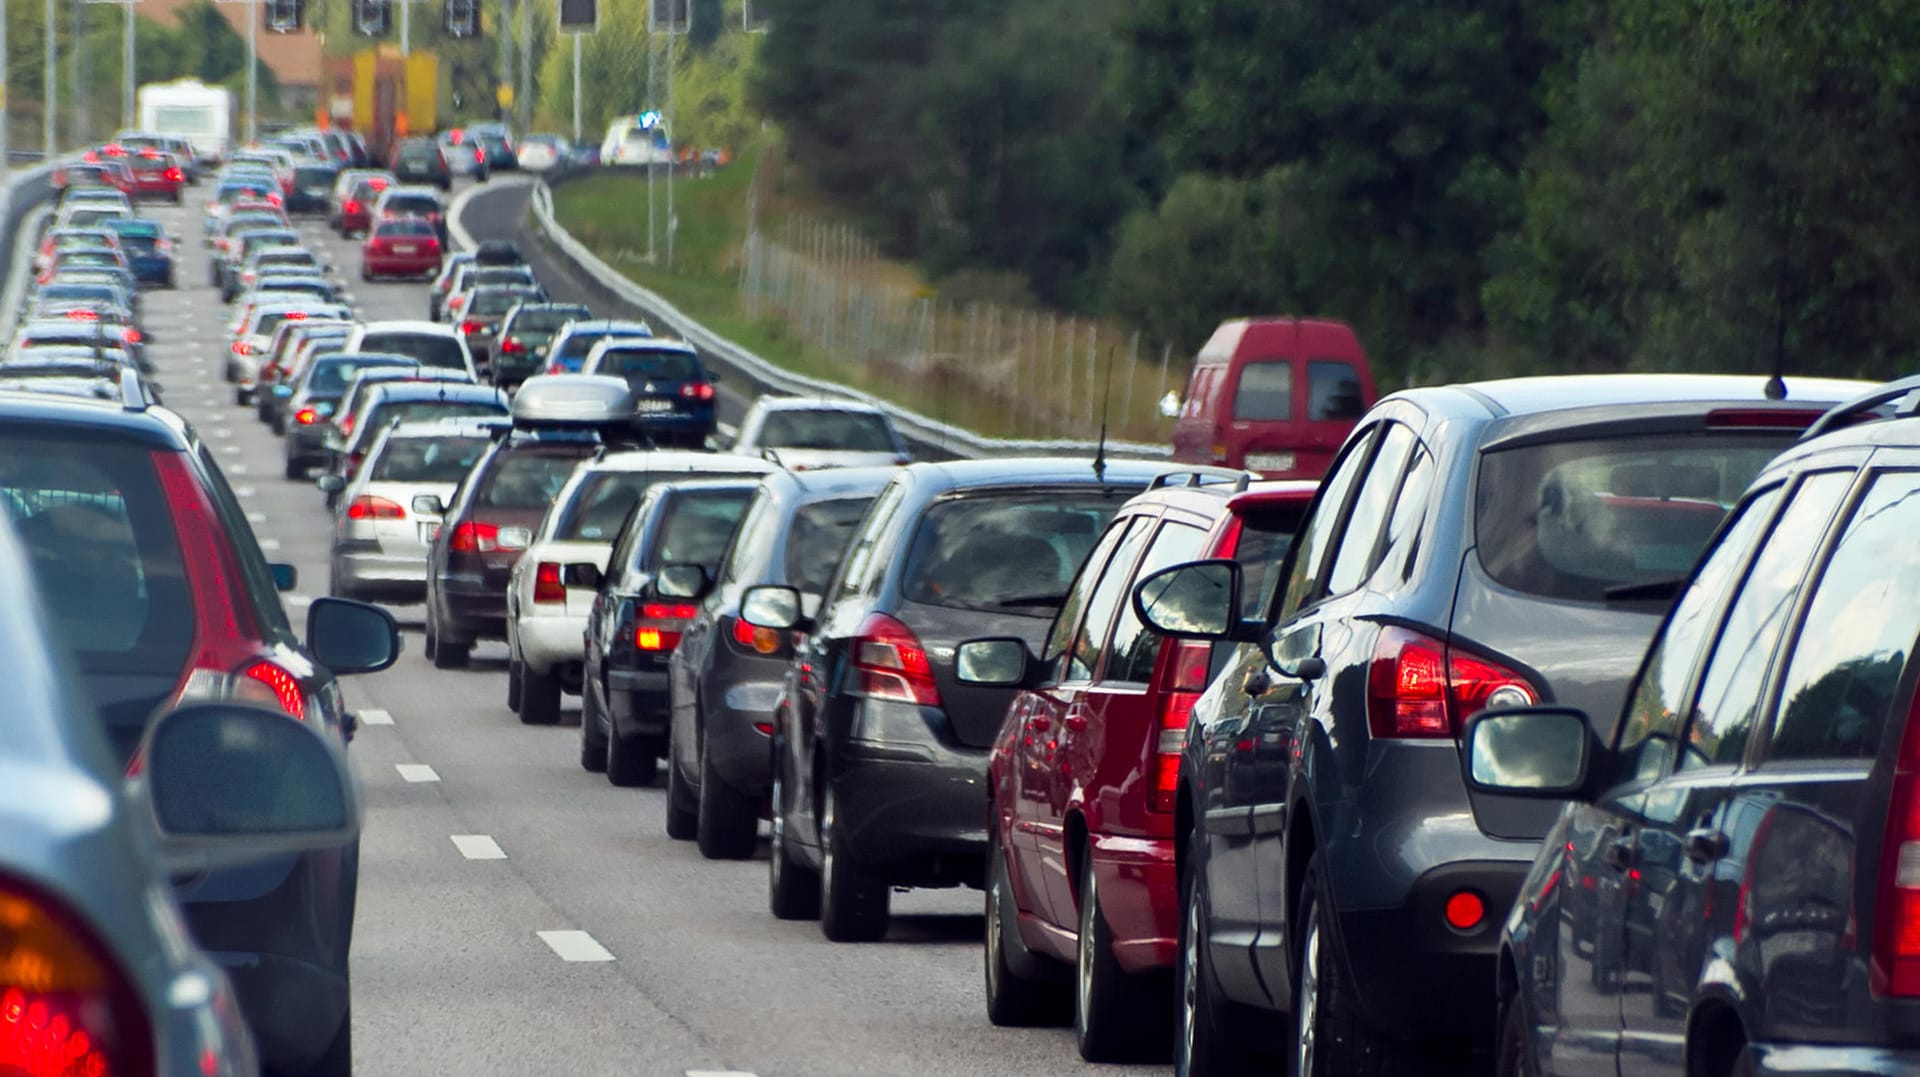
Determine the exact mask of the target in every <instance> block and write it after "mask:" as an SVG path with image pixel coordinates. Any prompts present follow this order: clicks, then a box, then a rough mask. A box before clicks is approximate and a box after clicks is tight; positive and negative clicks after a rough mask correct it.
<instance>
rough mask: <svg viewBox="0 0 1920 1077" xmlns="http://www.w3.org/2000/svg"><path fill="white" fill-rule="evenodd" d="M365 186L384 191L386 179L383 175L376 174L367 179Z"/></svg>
mask: <svg viewBox="0 0 1920 1077" xmlns="http://www.w3.org/2000/svg"><path fill="white" fill-rule="evenodd" d="M367 186H369V187H371V188H373V189H374V190H376V191H384V190H386V189H387V181H386V178H385V177H384V176H376V177H374V178H373V179H370V180H368V181H367Z"/></svg>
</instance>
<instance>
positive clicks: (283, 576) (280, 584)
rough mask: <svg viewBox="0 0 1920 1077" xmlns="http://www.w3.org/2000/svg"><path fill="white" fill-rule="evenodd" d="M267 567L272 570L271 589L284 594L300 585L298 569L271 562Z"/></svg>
mask: <svg viewBox="0 0 1920 1077" xmlns="http://www.w3.org/2000/svg"><path fill="white" fill-rule="evenodd" d="M267 568H269V569H271V570H272V571H273V589H274V590H276V591H279V592H281V593H282V594H285V593H286V592H288V591H291V590H293V589H294V588H295V587H298V586H300V570H299V569H297V568H295V567H293V566H292V565H287V564H279V563H275V564H271V565H268V566H267Z"/></svg>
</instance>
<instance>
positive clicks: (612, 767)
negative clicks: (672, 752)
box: [582, 718, 672, 825]
mask: <svg viewBox="0 0 1920 1077" xmlns="http://www.w3.org/2000/svg"><path fill="white" fill-rule="evenodd" d="M584 720H585V719H584V718H583V719H582V721H584ZM604 766H605V768H606V771H607V782H608V784H611V785H617V786H619V787H620V788H622V789H630V788H632V787H634V786H637V785H652V784H653V783H654V782H656V781H659V780H660V746H659V744H658V743H657V742H655V741H654V740H653V739H652V738H650V737H623V736H621V735H620V731H619V730H618V729H615V728H613V723H612V722H608V723H607V759H606V763H605V764H604ZM668 812H669V815H671V812H672V809H671V806H669V809H668ZM668 823H669V825H671V824H672V819H668Z"/></svg>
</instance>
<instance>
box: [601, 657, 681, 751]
mask: <svg viewBox="0 0 1920 1077" xmlns="http://www.w3.org/2000/svg"><path fill="white" fill-rule="evenodd" d="M667 685H668V680H667V671H666V670H664V669H659V670H652V669H610V670H608V671H607V696H608V699H607V711H608V717H609V719H610V720H611V722H612V725H613V731H614V733H615V734H617V735H618V736H620V737H623V738H624V737H661V738H665V737H666V735H667V720H668V718H667V708H668V703H669V698H668V687H667Z"/></svg>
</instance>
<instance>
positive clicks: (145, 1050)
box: [0, 878, 154, 1077]
mask: <svg viewBox="0 0 1920 1077" xmlns="http://www.w3.org/2000/svg"><path fill="white" fill-rule="evenodd" d="M153 1072H154V1059H153V1030H152V1027H151V1025H150V1023H149V1018H148V1015H147V1014H146V1012H145V1010H144V1008H143V1007H142V1006H141V1004H140V1000H139V996H138V994H136V992H135V989H134V987H133V984H132V982H131V981H130V980H129V979H128V978H127V975H126V973H125V972H124V971H123V970H122V969H121V968H120V966H119V965H118V964H117V963H116V962H115V961H114V958H113V956H112V954H111V953H110V952H109V951H108V950H107V948H106V947H105V945H103V944H102V942H101V941H100V938H99V936H98V935H96V934H95V933H94V931H93V929H92V928H91V927H90V926H88V925H87V923H86V922H85V921H84V920H82V919H81V918H80V916H79V915H78V914H76V913H74V912H73V911H72V910H70V909H69V908H68V907H67V906H66V904H65V903H63V902H61V901H59V900H58V899H56V898H54V897H53V896H51V895H49V894H47V893H44V892H42V891H41V890H40V889H39V888H37V887H34V886H31V885H29V884H27V883H25V882H22V881H17V880H14V879H10V878H0V1073H8V1074H16V1073H17V1074H24V1075H26V1077H66V1075H68V1074H84V1075H97V1077H120V1075H122V1074H150V1073H153Z"/></svg>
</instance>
